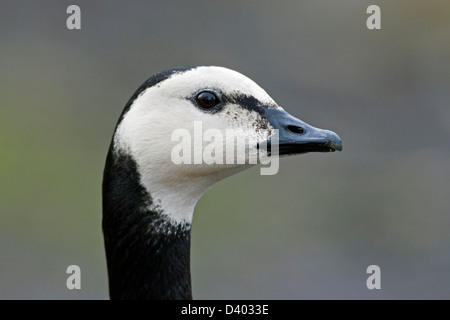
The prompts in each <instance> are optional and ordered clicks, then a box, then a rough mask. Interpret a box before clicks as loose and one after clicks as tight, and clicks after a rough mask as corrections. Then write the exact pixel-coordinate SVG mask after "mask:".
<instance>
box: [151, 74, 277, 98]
mask: <svg viewBox="0 0 450 320" xmlns="http://www.w3.org/2000/svg"><path fill="white" fill-rule="evenodd" d="M157 89H158V91H160V92H161V93H163V94H167V95H171V96H179V97H186V96H190V95H192V94H193V93H195V92H197V91H198V90H201V89H215V90H218V91H220V92H221V93H224V94H243V95H247V96H253V97H254V98H255V99H257V100H259V101H261V102H264V103H272V104H273V103H274V101H273V99H272V98H271V97H270V96H269V95H268V94H267V92H266V91H265V90H264V89H262V88H261V87H260V86H259V85H258V84H256V83H255V82H254V81H253V80H251V79H250V78H248V77H246V76H244V75H243V74H241V73H239V72H236V71H233V70H230V69H227V68H223V67H197V68H194V69H190V70H188V71H185V72H182V73H178V74H177V73H176V74H174V75H173V76H171V77H170V78H169V79H167V80H166V81H164V82H162V83H161V84H160V85H159V86H157Z"/></svg>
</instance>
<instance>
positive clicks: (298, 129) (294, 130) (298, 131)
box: [286, 126, 305, 134]
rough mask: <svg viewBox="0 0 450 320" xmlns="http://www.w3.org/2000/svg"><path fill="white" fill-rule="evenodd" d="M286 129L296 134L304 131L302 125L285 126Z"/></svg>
mask: <svg viewBox="0 0 450 320" xmlns="http://www.w3.org/2000/svg"><path fill="white" fill-rule="evenodd" d="M286 129H288V130H289V131H290V132H292V133H296V134H302V133H304V132H305V130H304V129H303V128H302V127H297V126H287V127H286Z"/></svg>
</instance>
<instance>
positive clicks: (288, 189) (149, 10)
mask: <svg viewBox="0 0 450 320" xmlns="http://www.w3.org/2000/svg"><path fill="white" fill-rule="evenodd" d="M376 2H379V3H378V4H379V5H380V7H381V12H382V13H381V14H382V29H381V30H376V31H369V30H368V29H367V28H366V24H365V21H366V18H367V16H368V15H367V14H366V13H365V12H366V8H367V6H368V5H370V4H377V3H376ZM70 4H72V3H69V2H67V1H49V0H47V1H28V0H27V1H3V2H2V6H1V7H2V9H1V10H0V74H1V76H0V199H1V201H0V218H1V223H0V257H1V258H0V259H1V260H0V298H61V299H77V298H84V299H89V298H99V299H103V298H107V297H108V295H107V276H106V266H105V259H104V252H103V242H102V241H103V240H102V234H101V179H102V170H103V164H104V158H105V155H106V151H107V148H108V144H109V142H110V138H111V135H112V131H113V128H114V125H115V123H116V121H117V118H118V115H119V113H120V111H121V109H122V108H123V106H124V105H125V103H126V101H127V100H128V98H129V97H130V96H131V94H132V93H133V91H134V90H135V89H136V88H137V87H138V86H139V85H140V83H142V82H143V81H144V80H145V79H146V78H147V77H148V76H150V75H151V74H153V73H155V72H158V71H160V70H163V69H166V68H170V67H174V66H179V65H198V64H201V65H221V66H226V67H229V68H232V69H235V70H238V71H240V72H242V73H244V74H246V75H248V76H249V77H251V78H252V79H254V80H255V81H256V82H258V83H259V84H260V85H261V86H262V87H263V88H265V89H266V90H267V91H268V92H269V93H270V94H271V95H272V97H273V98H274V99H275V100H276V101H277V102H278V103H279V104H280V105H282V106H283V107H284V108H285V109H286V110H288V111H289V112H290V113H292V114H293V115H295V116H297V117H299V118H300V119H303V120H305V121H307V122H309V123H311V124H313V125H315V126H318V127H323V128H328V129H331V130H334V131H336V132H337V133H338V134H339V135H340V136H341V138H342V139H343V142H344V150H343V152H341V153H335V154H308V155H303V156H298V157H293V158H287V159H282V161H281V167H280V172H279V173H278V174H277V175H275V176H260V175H259V170H258V169H257V168H254V169H251V170H249V171H247V172H244V173H242V174H240V175H237V176H234V177H231V178H229V179H227V180H225V181H223V182H221V183H219V184H217V185H216V186H215V187H214V188H212V189H211V190H210V191H209V192H208V193H207V194H206V195H205V196H204V197H203V198H202V199H201V200H200V202H199V204H198V206H197V209H196V213H195V217H194V226H193V235H192V236H193V240H192V278H193V287H194V297H196V298H204V299H209V298H220V299H221V298H230V299H240V298H251V299H253V298H254V299H257V298H267V299H270V298H274V299H298V298H342V299H346V298H368V299H371V298H373V299H376V298H449V297H450V273H449V271H448V270H450V253H449V251H448V247H449V245H450V233H449V232H448V230H449V226H450V212H449V208H450V197H449V189H450V166H449V160H448V159H449V158H450V149H449V148H448V147H447V145H448V141H449V140H450V139H449V138H450V107H449V102H450V91H449V89H448V88H449V83H450V63H449V62H450V41H449V31H450V3H445V2H443V1H435V0H432V1H427V2H426V3H425V2H424V1H410V0H408V1H407V0H401V1H395V2H388V1H384V2H380V1H375V2H373V3H372V2H369V1H356V0H353V1H350V0H342V1H339V2H336V1H332V0H326V1H325V0H324V1H313V0H310V1H279V2H262V1H256V0H255V1H239V2H238V1H226V2H225V1H220V2H219V1H208V2H204V1H189V2H187V1H186V2H184V1H164V2H162V1H152V2H149V1H127V2H123V1H84V0H83V1H77V4H78V5H79V6H80V7H81V12H82V29H81V30H79V31H69V30H67V28H66V18H67V14H66V13H65V12H66V8H67V6H68V5H70ZM70 264H77V265H79V266H80V267H81V270H82V289H81V290H80V291H69V290H67V289H66V287H65V283H66V282H65V281H66V276H67V275H66V273H65V271H66V267H67V266H68V265H70ZM371 264H376V265H379V266H380V267H381V272H382V290H378V291H375V290H374V291H369V290H368V289H367V288H366V278H367V275H366V273H365V271H366V268H367V266H369V265H371Z"/></svg>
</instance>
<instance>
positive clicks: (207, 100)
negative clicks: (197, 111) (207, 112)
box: [195, 91, 220, 109]
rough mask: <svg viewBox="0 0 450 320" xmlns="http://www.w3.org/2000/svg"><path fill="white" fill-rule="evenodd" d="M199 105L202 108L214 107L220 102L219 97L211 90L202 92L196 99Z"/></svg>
mask: <svg viewBox="0 0 450 320" xmlns="http://www.w3.org/2000/svg"><path fill="white" fill-rule="evenodd" d="M195 100H196V101H197V103H198V105H199V106H200V107H202V108H207V109H209V108H213V107H215V106H216V105H218V104H219V102H220V101H219V98H217V96H216V95H215V94H214V93H213V92H210V91H204V92H200V93H199V94H198V95H197V98H196V99H195Z"/></svg>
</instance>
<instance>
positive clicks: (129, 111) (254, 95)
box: [102, 66, 342, 299]
mask: <svg viewBox="0 0 450 320" xmlns="http://www.w3.org/2000/svg"><path fill="white" fill-rule="evenodd" d="M199 123H201V125H202V130H203V132H204V133H205V132H206V131H207V130H208V129H213V130H216V131H215V132H217V131H218V132H222V133H223V134H224V136H226V135H225V133H230V132H231V133H236V132H238V133H239V134H241V135H244V136H245V137H246V139H245V146H242V145H238V144H242V143H243V142H242V140H239V139H236V140H237V142H235V140H234V138H233V142H232V143H233V144H236V146H235V147H236V150H238V148H240V147H242V148H243V149H240V150H245V151H246V152H247V154H248V156H245V157H244V158H245V159H244V161H235V162H236V163H229V162H228V161H227V162H225V163H224V164H220V163H212V164H211V163H205V162H200V163H199V162H195V161H194V163H187V162H186V163H174V161H173V150H174V148H175V147H176V146H177V145H178V144H179V143H180V140H176V139H175V141H174V139H173V133H174V132H175V131H176V130H177V129H182V130H184V131H182V132H184V133H188V134H191V136H195V135H198V133H195V132H194V131H195V129H196V128H195V125H196V124H199ZM276 129H278V130H276ZM275 133H277V134H278V140H279V144H278V147H279V148H278V153H279V155H288V154H299V153H306V152H328V151H335V150H338V151H340V150H341V149H342V143H341V139H340V138H339V136H338V135H336V134H335V133H334V132H331V131H328V130H322V129H318V128H315V127H312V126H310V125H308V124H306V123H305V122H303V121H301V120H299V119H296V118H294V117H293V116H291V115H290V114H289V113H287V112H286V111H284V110H283V109H282V108H281V107H280V106H279V105H278V104H277V103H276V102H275V101H274V100H273V99H272V98H271V97H270V96H269V95H268V94H267V93H266V92H265V91H264V90H263V89H262V88H261V87H259V86H258V85H257V84H256V83H255V82H253V81H252V80H250V79H249V78H247V77H245V76H244V75H242V74H240V73H238V72H236V71H232V70H230V69H227V68H223V67H215V66H197V67H180V68H174V69H170V70H166V71H163V72H160V73H157V74H155V75H153V76H152V77H150V78H149V79H148V80H147V81H145V82H144V83H143V84H142V85H141V86H140V87H139V88H138V89H137V91H136V92H135V93H134V94H133V95H132V97H131V98H130V100H129V101H128V103H127V104H126V106H125V108H124V110H123V112H122V114H121V115H120V117H119V120H118V123H117V126H116V128H115V131H114V135H113V138H112V142H111V144H110V147H109V151H108V155H107V159H106V164H105V169H104V177H103V223H102V224H103V235H104V242H105V251H106V260H107V268H108V278H109V292H110V297H111V299H192V290H191V276H190V230H191V221H192V215H193V212H194V207H195V205H196V203H197V201H198V200H199V198H200V197H201V196H202V195H203V193H205V192H206V191H207V190H208V189H209V188H210V187H211V186H212V185H213V184H214V183H216V182H217V181H219V180H221V179H224V178H226V177H228V176H230V175H233V174H235V173H237V172H239V171H242V170H244V169H246V168H249V167H250V166H252V163H251V162H250V161H249V156H250V155H251V154H253V155H255V154H258V153H259V152H260V148H259V146H260V144H263V143H264V142H266V143H267V144H268V146H269V147H268V148H267V149H268V150H267V153H266V157H270V156H271V155H270V150H271V149H270V145H271V144H270V142H271V138H272V137H274V134H275ZM194 138H195V137H194ZM194 140H195V139H194ZM225 140H226V139H224V141H225ZM210 141H212V140H210ZM210 141H203V142H200V143H201V144H202V145H201V146H203V147H205V145H207V144H208V143H210ZM239 141H241V142H239ZM195 143H197V142H195V141H194V142H193V144H195ZM224 143H225V142H224ZM197 147H198V146H197ZM233 148H234V146H233ZM197 149H198V148H197ZM197 149H196V148H195V146H194V148H193V150H192V154H189V153H190V151H189V150H184V151H183V152H186V154H182V156H190V157H191V158H196V157H198V156H200V157H201V156H202V154H201V152H202V149H201V148H200V151H198V150H197ZM227 152H229V149H226V148H223V153H224V154H223V156H224V157H226V153H227ZM175 154H177V152H175ZM180 154H181V153H180ZM237 154H238V152H236V155H237ZM236 155H235V156H234V160H236Z"/></svg>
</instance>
